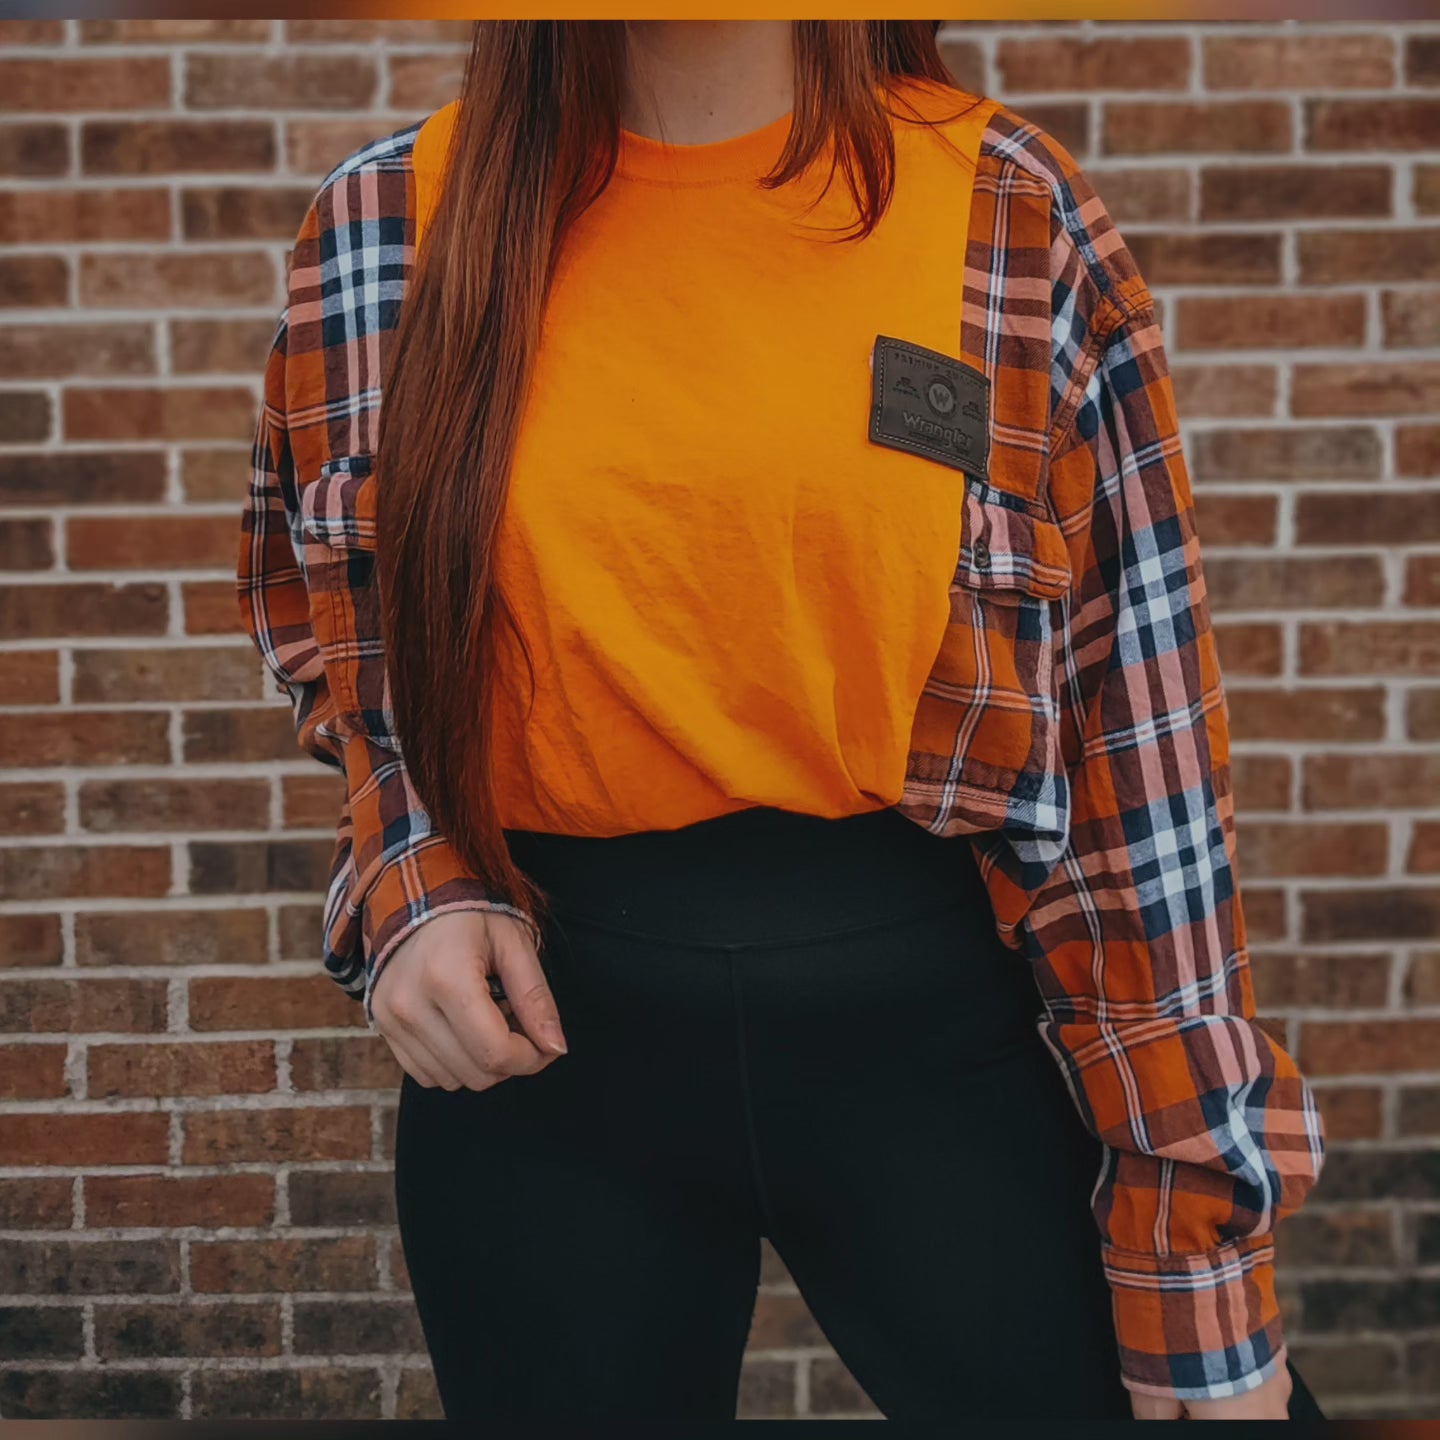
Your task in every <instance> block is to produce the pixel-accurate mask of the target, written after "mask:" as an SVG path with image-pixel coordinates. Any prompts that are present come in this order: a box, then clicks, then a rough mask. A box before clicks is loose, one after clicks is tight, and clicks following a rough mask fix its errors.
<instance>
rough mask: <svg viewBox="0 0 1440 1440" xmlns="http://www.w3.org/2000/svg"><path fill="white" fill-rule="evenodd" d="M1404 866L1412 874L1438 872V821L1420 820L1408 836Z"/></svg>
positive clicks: (1439, 845) (1439, 858) (1439, 834)
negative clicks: (1407, 849) (1408, 848)
mask: <svg viewBox="0 0 1440 1440" xmlns="http://www.w3.org/2000/svg"><path fill="white" fill-rule="evenodd" d="M1405 868H1406V869H1407V870H1408V871H1410V872H1411V873H1412V874H1425V875H1436V874H1440V821H1437V820H1420V821H1417V822H1416V825H1415V829H1414V831H1413V832H1412V834H1411V836H1410V850H1409V853H1408V854H1407V855H1406V857H1405Z"/></svg>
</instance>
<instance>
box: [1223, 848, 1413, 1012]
mask: <svg viewBox="0 0 1440 1440" xmlns="http://www.w3.org/2000/svg"><path fill="white" fill-rule="evenodd" d="M1242 844H1243V839H1242ZM1250 968H1251V972H1252V975H1253V978H1254V981H1255V994H1256V999H1257V1003H1258V1004H1259V1006H1260V1008H1261V1009H1262V1010H1286V1009H1291V1008H1303V1009H1311V1008H1315V1009H1325V1010H1350V1009H1355V1008H1357V1007H1363V1008H1378V1007H1380V1006H1383V1005H1384V1004H1385V1002H1386V998H1387V996H1388V994H1389V986H1390V957H1389V956H1388V955H1387V954H1385V953H1384V951H1368V952H1366V953H1365V954H1361V955H1325V954H1317V953H1312V952H1308V951H1299V952H1279V953H1277V952H1275V951H1270V950H1267V951H1265V952H1264V953H1263V954H1261V955H1257V956H1255V957H1254V958H1253V961H1252V963H1251V967H1250Z"/></svg>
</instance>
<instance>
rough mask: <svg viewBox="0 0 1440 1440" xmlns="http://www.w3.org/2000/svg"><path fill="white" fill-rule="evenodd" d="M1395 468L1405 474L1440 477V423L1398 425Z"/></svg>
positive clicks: (1426, 477) (1431, 477)
mask: <svg viewBox="0 0 1440 1440" xmlns="http://www.w3.org/2000/svg"><path fill="white" fill-rule="evenodd" d="M1395 468H1396V471H1397V472H1398V473H1399V474H1401V475H1405V476H1417V477H1420V478H1423V479H1426V480H1434V479H1440V425H1397V426H1396V427H1395Z"/></svg>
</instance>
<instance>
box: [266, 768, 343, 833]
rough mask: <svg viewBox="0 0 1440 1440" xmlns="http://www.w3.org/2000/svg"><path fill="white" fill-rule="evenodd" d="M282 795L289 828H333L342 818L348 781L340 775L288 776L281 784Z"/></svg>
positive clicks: (286, 823) (286, 822)
mask: <svg viewBox="0 0 1440 1440" xmlns="http://www.w3.org/2000/svg"><path fill="white" fill-rule="evenodd" d="M317 768H318V767H317ZM281 795H282V797H283V801H284V807H285V817H284V818H285V825H286V826H287V827H288V828H291V829H296V830H311V829H321V828H325V827H332V828H333V827H334V825H335V824H336V822H337V821H338V820H339V818H340V806H341V804H342V802H343V801H344V798H345V780H344V778H343V777H342V776H339V775H287V776H285V778H284V780H283V781H282V782H281Z"/></svg>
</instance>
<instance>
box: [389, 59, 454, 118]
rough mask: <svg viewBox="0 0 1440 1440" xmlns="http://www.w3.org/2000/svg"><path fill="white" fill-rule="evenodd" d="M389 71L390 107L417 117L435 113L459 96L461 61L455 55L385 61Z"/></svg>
mask: <svg viewBox="0 0 1440 1440" xmlns="http://www.w3.org/2000/svg"><path fill="white" fill-rule="evenodd" d="M387 58H388V61H389V69H390V104H391V105H394V106H396V107H397V108H398V109H401V110H410V111H418V112H420V113H421V114H425V113H428V112H429V111H431V110H437V109H439V108H440V106H442V105H445V104H448V103H449V102H450V101H451V100H453V99H454V98H455V97H456V96H457V95H458V94H459V93H460V86H461V82H462V81H463V79H464V75H465V57H464V56H463V55H460V54H458V53H455V54H448V55H447V54H444V53H440V54H433V55H406V54H404V53H398V54H393V55H390V56H388V57H387Z"/></svg>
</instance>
